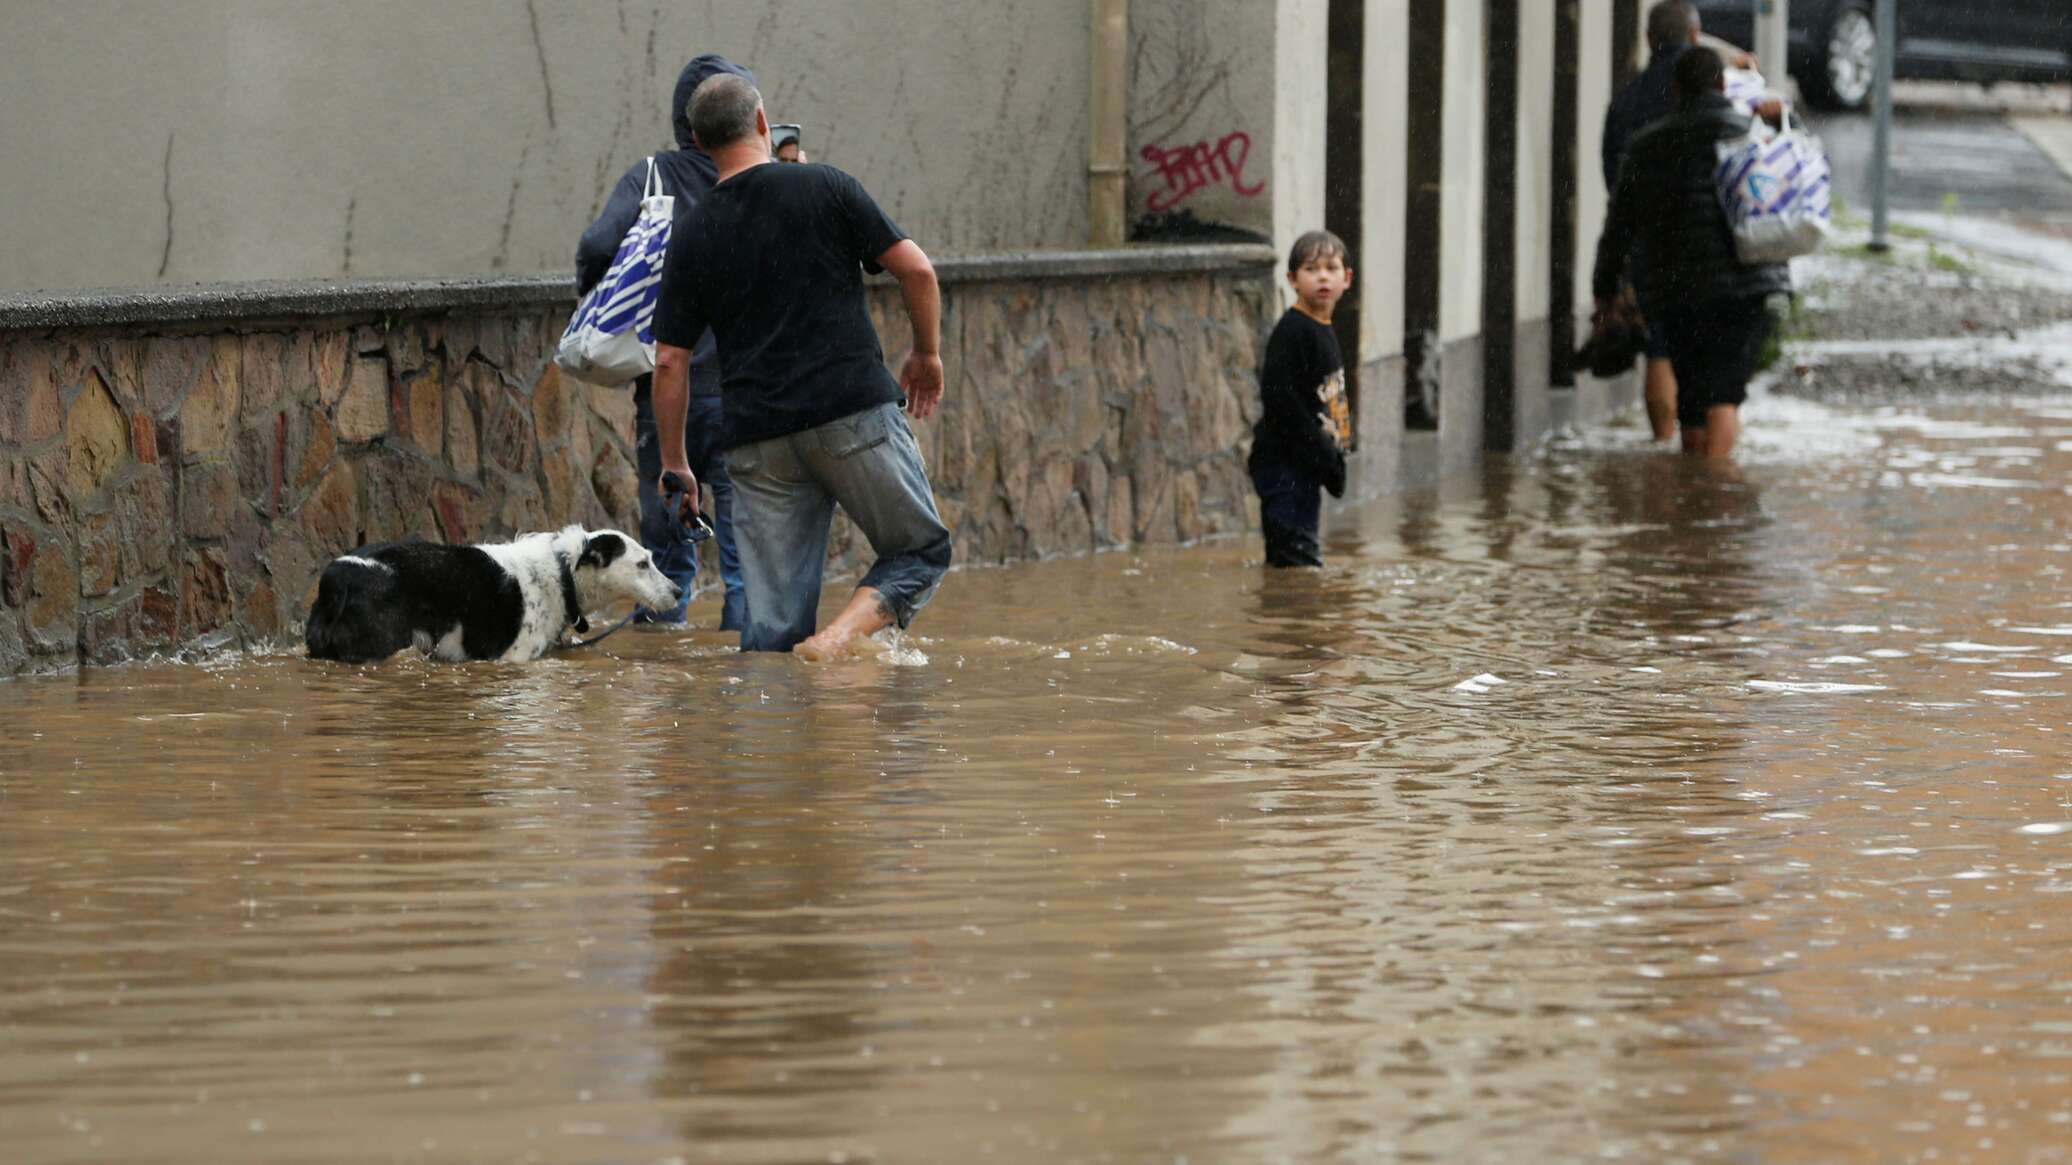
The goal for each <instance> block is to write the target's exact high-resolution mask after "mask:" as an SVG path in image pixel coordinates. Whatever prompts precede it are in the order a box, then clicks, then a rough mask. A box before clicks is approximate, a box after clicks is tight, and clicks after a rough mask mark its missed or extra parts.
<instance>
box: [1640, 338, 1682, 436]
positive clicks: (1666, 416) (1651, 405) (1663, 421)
mask: <svg viewBox="0 0 2072 1165" xmlns="http://www.w3.org/2000/svg"><path fill="white" fill-rule="evenodd" d="M1641 399H1643V400H1645V401H1646V402H1647V406H1648V426H1649V427H1650V428H1652V429H1654V431H1655V440H1657V441H1667V440H1669V439H1671V438H1672V437H1675V436H1676V366H1675V365H1673V364H1671V363H1670V362H1669V361H1668V360H1667V359H1665V358H1661V357H1656V358H1652V359H1650V360H1649V361H1648V367H1647V380H1646V382H1645V383H1644V385H1643V387H1642V389H1641Z"/></svg>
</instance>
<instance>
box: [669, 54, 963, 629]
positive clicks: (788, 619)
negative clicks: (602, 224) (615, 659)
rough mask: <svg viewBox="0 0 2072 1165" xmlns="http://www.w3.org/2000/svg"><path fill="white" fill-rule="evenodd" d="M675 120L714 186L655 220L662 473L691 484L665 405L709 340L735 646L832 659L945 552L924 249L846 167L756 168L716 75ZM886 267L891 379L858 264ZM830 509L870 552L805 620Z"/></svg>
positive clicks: (753, 143) (756, 124)
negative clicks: (725, 487) (917, 433)
mask: <svg viewBox="0 0 2072 1165" xmlns="http://www.w3.org/2000/svg"><path fill="white" fill-rule="evenodd" d="M691 128H692V131H693V133H694V134H695V136H696V139H697V142H698V145H699V147H700V148H702V149H703V150H704V151H705V152H706V153H707V154H709V155H711V156H712V159H713V161H714V162H715V163H717V165H718V167H719V181H718V183H717V184H716V185H714V186H713V188H712V190H711V191H710V192H709V193H707V194H706V195H705V197H704V199H703V200H701V201H700V202H699V204H698V207H697V209H696V210H695V211H693V212H692V213H691V214H690V215H688V216H686V217H685V219H684V220H683V221H682V222H680V223H678V224H677V225H676V226H675V228H674V229H673V230H672V232H671V235H670V240H669V256H668V258H667V260H666V261H665V262H664V264H663V268H662V288H661V296H660V302H659V305H658V307H657V309H656V312H655V341H656V351H655V389H654V395H655V413H656V419H657V422H658V425H659V427H660V429H661V432H662V437H663V446H662V470H663V473H664V475H665V476H666V475H667V474H671V473H673V474H675V475H676V476H677V477H679V478H682V479H683V480H684V481H685V482H686V483H688V484H690V489H689V490H688V491H687V493H686V495H685V501H684V503H683V504H685V505H686V506H695V505H696V501H695V499H696V497H697V488H696V484H695V480H694V479H693V478H692V476H691V471H690V468H689V466H688V465H687V464H686V463H685V457H684V447H683V442H682V440H681V434H682V432H683V425H682V417H683V410H684V409H685V407H686V403H685V402H686V400H687V396H686V394H687V391H688V390H687V387H686V386H687V383H688V375H689V367H690V351H689V349H690V346H691V345H692V344H694V343H695V342H696V341H697V338H698V336H699V335H700V334H701V333H702V332H703V331H704V330H705V329H706V328H707V327H708V326H709V327H710V328H711V329H712V334H713V337H714V338H715V340H716V341H717V343H718V350H719V351H718V356H719V365H720V395H721V402H722V403H721V410H722V414H723V422H722V428H723V430H724V431H723V433H722V436H721V438H720V443H721V444H722V445H723V446H724V447H725V448H726V450H727V471H728V474H729V475H730V476H731V477H732V478H733V479H734V506H735V511H734V527H735V534H736V538H737V540H738V542H739V545H740V550H741V569H742V582H743V584H744V586H745V589H746V592H747V594H746V598H747V612H746V616H747V617H746V624H745V626H744V627H743V628H742V632H741V649H742V650H743V651H793V650H795V651H797V652H798V653H799V654H801V655H803V656H806V657H808V658H812V659H826V658H831V657H834V656H838V655H842V654H845V653H847V652H848V651H850V650H851V649H852V647H853V646H854V644H855V642H856V641H857V640H858V639H859V638H860V637H862V636H867V635H869V634H870V633H871V632H873V631H876V630H878V629H879V628H882V627H885V626H888V625H891V624H894V623H896V624H898V625H899V626H901V627H905V626H906V625H907V624H908V622H909V621H910V620H911V619H912V618H913V616H914V613H915V612H916V611H918V610H919V609H920V608H921V606H922V605H923V604H924V603H926V602H927V601H928V599H929V598H930V597H931V596H932V595H933V594H934V592H935V589H936V587H937V585H938V584H939V583H940V582H941V581H942V576H943V573H944V572H945V571H946V570H948V569H949V564H950V535H949V531H948V530H947V529H946V528H945V527H944V526H943V524H942V519H941V517H940V516H939V515H938V514H937V513H936V509H935V498H934V493H933V491H932V490H931V488H930V487H929V484H928V474H927V471H926V469H925V468H924V467H923V466H922V464H921V455H920V450H919V448H918V447H917V446H916V445H915V443H914V435H913V430H912V429H911V428H910V427H909V426H908V424H907V421H906V418H905V417H903V416H901V415H900V406H901V404H902V403H904V404H905V405H906V408H907V410H908V411H909V412H910V413H912V415H914V416H915V417H921V418H925V417H927V416H929V415H930V414H932V413H933V412H934V411H935V408H936V405H937V404H938V403H939V402H940V401H941V399H942V392H943V371H942V358H941V356H940V355H939V354H938V353H939V351H940V342H941V318H942V311H941V301H940V298H939V296H938V292H937V288H936V281H935V269H934V267H933V266H931V265H930V264H929V262H928V256H927V255H925V254H923V253H922V251H921V248H920V247H918V246H915V245H914V243H913V241H912V240H911V239H908V238H907V237H906V236H905V234H903V233H902V232H901V231H900V229H899V228H898V227H897V226H895V225H893V223H892V221H891V220H890V219H889V218H887V217H886V216H885V213H884V211H882V210H880V209H879V208H878V204H877V203H876V202H874V201H872V199H871V197H870V195H869V194H867V193H865V192H864V189H863V187H862V185H861V184H860V183H858V182H857V181H856V179H854V178H851V177H850V176H849V175H847V174H844V173H842V172H841V171H840V170H837V169H835V168H833V167H831V166H822V165H787V166H780V165H773V164H771V155H770V127H769V120H768V118H767V116H766V115H765V114H764V112H763V106H762V96H761V94H759V93H757V92H756V89H755V86H754V85H752V84H750V83H749V82H748V81H747V79H745V78H743V77H739V76H735V75H732V74H727V75H722V76H716V77H713V78H712V79H710V80H708V81H706V82H705V83H704V84H702V85H700V86H699V87H698V90H697V92H696V93H695V94H694V95H693V96H692V98H691ZM866 268H868V269H869V270H871V271H873V272H876V271H881V270H882V271H886V272H890V273H891V275H892V276H893V277H894V278H895V279H897V280H898V281H899V285H900V292H901V294H902V296H903V297H904V299H905V301H906V309H907V317H908V319H909V321H910V322H911V323H912V325H913V335H914V347H913V351H912V353H911V354H909V355H908V356H907V358H906V363H905V365H904V367H902V368H901V370H900V375H899V379H898V380H896V381H895V380H894V379H893V378H892V375H891V373H889V372H888V371H886V369H885V357H884V352H883V350H882V349H881V348H880V347H879V346H878V335H877V332H876V330H875V329H873V328H872V326H871V321H870V314H869V312H868V311H867V309H866V306H865V301H864V287H863V273H864V269H866ZM837 504H839V505H840V506H841V507H842V510H843V512H845V513H847V514H848V515H849V518H850V520H851V521H853V522H855V523H856V525H857V527H858V528H859V529H861V530H862V531H863V534H864V537H865V538H867V539H869V541H870V544H871V549H872V550H873V551H874V552H876V554H877V556H878V558H877V561H876V562H875V563H874V564H872V566H871V569H870V571H869V572H868V573H867V574H865V575H864V578H863V582H862V583H861V584H860V585H859V586H858V587H857V589H856V593H855V595H854V596H852V597H851V599H850V601H849V604H848V606H847V607H846V608H844V609H843V611H842V613H841V614H840V615H839V616H837V617H836V619H835V621H834V622H833V623H830V624H829V625H828V626H827V628H826V629H825V630H823V631H820V632H818V633H817V634H816V633H815V627H816V625H817V608H818V606H819V598H820V574H821V567H822V565H823V563H824V561H825V559H826V556H827V534H828V526H829V523H830V522H831V521H832V520H833V517H834V507H835V506H836V505H837Z"/></svg>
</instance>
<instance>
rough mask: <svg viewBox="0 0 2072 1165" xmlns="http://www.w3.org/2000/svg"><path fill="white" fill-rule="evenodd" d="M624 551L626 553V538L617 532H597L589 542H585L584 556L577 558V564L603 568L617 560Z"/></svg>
mask: <svg viewBox="0 0 2072 1165" xmlns="http://www.w3.org/2000/svg"><path fill="white" fill-rule="evenodd" d="M624 553H626V540H625V539H624V538H621V537H619V536H618V535H617V534H596V535H592V536H591V538H590V540H589V541H588V542H585V543H583V554H582V557H580V558H578V559H576V565H577V566H594V567H596V568H597V569H598V570H603V569H604V568H605V567H607V566H610V565H611V564H612V563H614V562H617V561H618V560H619V556H620V555H622V554H624Z"/></svg>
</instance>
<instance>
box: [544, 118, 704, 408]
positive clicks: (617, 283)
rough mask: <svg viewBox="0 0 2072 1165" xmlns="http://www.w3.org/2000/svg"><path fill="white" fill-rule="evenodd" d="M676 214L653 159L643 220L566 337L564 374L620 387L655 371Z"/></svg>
mask: <svg viewBox="0 0 2072 1165" xmlns="http://www.w3.org/2000/svg"><path fill="white" fill-rule="evenodd" d="M675 209H676V199H675V198H673V197H671V196H670V195H668V194H665V193H663V192H662V175H661V172H660V171H658V170H657V169H656V168H655V160H654V159H653V158H652V157H651V158H649V159H648V175H647V184H646V185H645V186H644V187H643V188H642V191H641V199H640V217H639V218H638V219H636V220H634V223H633V226H632V227H630V228H629V229H628V230H627V231H626V237H625V238H624V239H622V240H620V242H619V253H618V254H617V255H615V256H613V257H612V265H611V268H610V269H609V270H607V271H606V272H605V273H604V278H603V279H600V280H598V281H597V286H595V287H593V288H591V289H590V293H589V294H588V295H585V296H584V297H583V301H582V302H581V303H579V304H577V305H576V311H575V315H573V316H571V317H569V321H568V329H567V330H566V331H564V332H562V333H561V344H560V346H559V347H557V348H556V349H555V351H554V363H555V364H557V365H560V367H561V370H562V371H563V372H566V373H568V374H569V375H570V376H573V377H575V378H576V379H578V380H586V381H588V382H590V383H591V384H602V385H621V384H625V383H626V382H628V381H630V380H633V379H634V378H636V377H640V376H646V375H647V374H648V373H651V372H653V371H654V370H655V301H656V299H657V298H658V297H659V296H660V294H661V290H662V259H663V258H664V257H665V256H666V255H667V254H668V253H669V223H670V218H671V216H672V215H673V214H674V213H675Z"/></svg>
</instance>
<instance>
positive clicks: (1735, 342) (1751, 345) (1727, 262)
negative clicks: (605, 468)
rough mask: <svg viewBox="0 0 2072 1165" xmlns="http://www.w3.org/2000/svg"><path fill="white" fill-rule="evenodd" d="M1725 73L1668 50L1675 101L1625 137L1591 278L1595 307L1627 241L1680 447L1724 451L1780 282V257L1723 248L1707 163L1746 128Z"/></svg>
mask: <svg viewBox="0 0 2072 1165" xmlns="http://www.w3.org/2000/svg"><path fill="white" fill-rule="evenodd" d="M1725 77H1726V69H1725V65H1724V64H1723V62H1722V61H1721V60H1720V57H1719V54H1718V53H1715V52H1713V51H1712V50H1711V49H1707V48H1693V49H1690V50H1688V51H1686V52H1685V53H1684V54H1683V55H1682V56H1681V57H1679V58H1678V59H1677V62H1676V96H1677V110H1676V112H1675V113H1674V114H1671V115H1670V116H1669V117H1666V118H1664V119H1662V120H1661V121H1658V122H1656V123H1655V124H1653V125H1651V126H1649V127H1648V128H1646V129H1644V130H1642V131H1641V132H1640V133H1639V134H1637V135H1635V137H1634V138H1633V140H1632V142H1631V143H1630V144H1628V145H1627V147H1626V160H1625V162H1624V164H1622V165H1621V166H1620V168H1619V183H1618V188H1617V190H1616V191H1614V192H1613V194H1612V205H1611V213H1610V215H1609V216H1608V217H1607V218H1606V220H1605V224H1604V234H1603V236H1602V237H1601V238H1600V239H1599V240H1598V243H1597V265H1596V269H1595V271H1594V272H1593V274H1592V279H1591V290H1592V291H1593V293H1594V294H1595V295H1596V296H1597V301H1598V307H1599V309H1600V310H1601V311H1608V310H1610V306H1611V301H1612V300H1613V299H1614V298H1615V297H1616V296H1617V295H1618V292H1619V283H1620V279H1621V277H1622V276H1623V275H1624V274H1625V271H1626V262H1627V255H1628V253H1629V252H1631V251H1632V250H1633V247H1634V244H1635V243H1636V241H1637V242H1639V244H1640V246H1641V256H1642V257H1641V268H1642V270H1641V272H1640V275H1641V278H1640V279H1639V281H1638V282H1639V283H1640V284H1641V286H1643V287H1644V288H1646V298H1645V300H1644V301H1643V302H1642V303H1641V305H1640V306H1641V310H1642V311H1643V312H1645V313H1647V316H1648V319H1649V320H1650V321H1651V322H1652V323H1654V324H1655V325H1656V326H1658V327H1659V328H1661V329H1662V334H1663V338H1664V339H1665V340H1666V341H1667V342H1668V346H1669V359H1670V362H1671V363H1672V364H1673V365H1674V366H1675V368H1676V384H1677V393H1676V418H1677V425H1678V427H1679V428H1680V429H1681V430H1682V433H1683V447H1684V451H1685V452H1687V453H1696V454H1702V455H1705V456H1708V457H1727V456H1730V455H1731V454H1732V453H1733V451H1734V439H1735V437H1736V436H1737V435H1738V434H1739V432H1740V429H1741V421H1740V408H1741V402H1742V401H1744V400H1746V399H1747V398H1748V381H1749V378H1750V377H1752V376H1754V375H1755V372H1756V365H1757V364H1758V363H1759V362H1760V360H1761V358H1762V352H1763V348H1764V346H1765V345H1766V344H1767V343H1768V341H1769V339H1770V333H1771V330H1772V329H1773V328H1774V327H1775V326H1776V324H1775V321H1774V320H1773V318H1772V317H1771V315H1770V311H1769V306H1768V303H1767V301H1768V299H1769V297H1770V296H1772V295H1774V294H1777V293H1779V292H1786V293H1788V292H1790V291H1791V267H1790V266H1789V265H1788V264H1784V263H1759V264H1747V263H1743V262H1741V260H1740V259H1739V258H1738V257H1737V256H1736V255H1735V253H1734V233H1733V228H1732V227H1730V226H1729V225H1728V223H1727V214H1726V211H1725V210H1724V209H1722V208H1721V206H1720V197H1719V187H1718V185H1717V184H1716V183H1715V181H1714V179H1713V172H1714V171H1715V170H1716V169H1717V168H1718V166H1719V152H1718V145H1719V143H1720V142H1722V141H1725V140H1727V139H1730V138H1738V137H1740V136H1742V135H1743V134H1746V133H1747V132H1748V127H1749V119H1748V118H1747V117H1746V116H1744V115H1743V114H1741V113H1740V112H1739V111H1737V110H1736V109H1735V108H1734V106H1733V104H1732V103H1730V102H1729V101H1728V100H1727V98H1726V96H1725V91H1724V90H1725Z"/></svg>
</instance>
